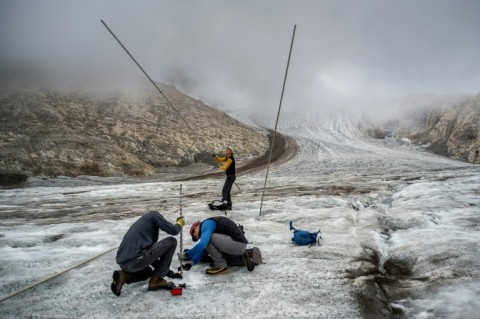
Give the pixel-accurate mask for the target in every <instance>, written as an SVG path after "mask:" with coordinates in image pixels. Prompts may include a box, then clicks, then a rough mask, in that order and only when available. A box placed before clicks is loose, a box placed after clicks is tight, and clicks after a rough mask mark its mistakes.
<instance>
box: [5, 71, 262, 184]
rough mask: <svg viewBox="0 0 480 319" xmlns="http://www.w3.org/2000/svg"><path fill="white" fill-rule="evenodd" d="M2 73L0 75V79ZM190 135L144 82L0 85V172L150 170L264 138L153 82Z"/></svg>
mask: <svg viewBox="0 0 480 319" xmlns="http://www.w3.org/2000/svg"><path fill="white" fill-rule="evenodd" d="M4 80H5V79H3V80H2V82H4ZM160 88H161V90H162V92H163V93H164V94H165V95H166V96H167V97H168V99H169V100H170V101H171V102H172V104H173V105H174V107H175V109H176V110H177V111H178V112H179V113H180V114H181V115H182V117H183V118H184V119H185V120H186V122H188V124H189V125H190V126H191V128H192V129H193V130H194V131H195V134H194V133H193V132H192V130H190V128H189V127H188V126H187V125H186V124H185V122H184V121H183V120H182V119H181V118H180V116H178V114H177V113H176V112H175V111H174V110H173V109H172V108H171V107H170V106H169V105H168V104H167V102H166V100H165V99H164V98H163V97H162V96H161V95H160V94H159V93H158V91H156V90H155V89H154V88H153V86H151V84H149V83H144V84H142V86H140V87H139V88H138V89H135V91H134V92H132V91H130V92H124V91H121V92H120V91H118V90H116V91H115V90H114V91H112V90H110V91H108V92H107V91H102V90H81V89H78V88H77V89H75V90H66V89H58V88H57V89H54V88H42V89H38V88H35V89H32V88H27V87H25V86H21V85H20V86H19V85H2V87H1V88H0V163H1V168H0V175H1V176H2V178H3V179H6V180H7V179H8V178H9V176H13V175H12V174H17V175H18V174H20V175H28V176H38V175H44V176H60V175H62V176H79V175H94V176H125V175H128V176H149V175H153V174H155V173H156V172H157V171H158V170H161V169H162V168H164V167H169V166H170V167H171V166H176V167H179V166H187V165H189V164H192V163H195V162H196V161H200V162H201V161H205V162H208V160H209V161H210V163H211V156H210V154H211V153H212V152H223V151H224V149H225V146H227V145H231V146H233V147H234V149H235V154H236V155H237V157H240V158H243V159H249V158H253V157H258V156H261V155H262V154H264V153H265V151H266V150H267V149H268V137H267V136H266V135H265V133H263V132H260V131H259V130H256V129H253V128H250V127H248V126H246V125H244V124H242V123H240V122H238V121H237V120H235V119H233V118H231V117H230V116H228V115H226V114H225V113H223V112H220V111H218V110H216V109H214V108H212V107H209V106H207V105H205V104H204V103H203V102H201V101H198V100H195V99H193V98H191V97H189V96H187V95H184V94H182V93H181V92H179V91H177V90H176V89H175V88H174V87H172V86H168V85H160Z"/></svg>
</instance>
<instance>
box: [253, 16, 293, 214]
mask: <svg viewBox="0 0 480 319" xmlns="http://www.w3.org/2000/svg"><path fill="white" fill-rule="evenodd" d="M296 29H297V25H294V26H293V35H292V42H291V43H290V52H289V53H288V62H287V69H286V70H285V77H284V79H283V87H282V94H281V95H280V104H279V105H278V112H277V120H276V121H275V130H274V132H273V138H272V143H271V144H270V156H269V157H268V165H267V173H266V174H265V183H264V184H263V193H262V201H261V202H260V213H259V215H262V206H263V197H264V196H265V187H266V186H267V178H268V171H269V169H270V161H271V160H272V152H273V146H274V145H275V135H276V134H277V125H278V118H279V117H280V109H281V108H282V101H283V93H284V92H285V83H286V82H287V75H288V67H289V65H290V57H291V56H292V48H293V39H295V30H296Z"/></svg>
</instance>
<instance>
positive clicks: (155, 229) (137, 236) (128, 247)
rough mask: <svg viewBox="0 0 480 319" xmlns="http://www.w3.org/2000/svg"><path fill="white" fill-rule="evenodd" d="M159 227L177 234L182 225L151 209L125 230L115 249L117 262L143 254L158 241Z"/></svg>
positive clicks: (129, 259)
mask: <svg viewBox="0 0 480 319" xmlns="http://www.w3.org/2000/svg"><path fill="white" fill-rule="evenodd" d="M159 229H161V230H163V231H164V232H166V233H168V234H170V235H177V234H178V233H179V232H180V230H181V229H182V227H181V226H180V225H178V224H175V225H174V224H172V223H170V222H169V221H167V220H166V219H165V218H164V217H163V216H162V215H161V214H160V213H159V212H155V211H151V212H148V213H146V214H144V215H143V216H142V217H140V218H139V219H138V220H137V221H136V222H135V223H133V225H132V226H130V229H129V230H128V231H127V233H126V234H125V236H124V237H123V240H122V243H121V244H120V247H118V251H117V264H124V263H126V262H129V261H131V260H134V259H137V258H138V257H141V256H143V255H144V254H145V252H146V250H147V249H148V248H150V247H151V246H152V245H153V244H155V243H156V242H157V241H158V233H159Z"/></svg>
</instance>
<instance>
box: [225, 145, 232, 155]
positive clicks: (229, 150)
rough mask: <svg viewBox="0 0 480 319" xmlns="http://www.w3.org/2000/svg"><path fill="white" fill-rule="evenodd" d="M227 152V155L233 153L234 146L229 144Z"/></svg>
mask: <svg viewBox="0 0 480 319" xmlns="http://www.w3.org/2000/svg"><path fill="white" fill-rule="evenodd" d="M225 152H226V154H227V156H231V155H233V149H232V147H230V146H227V150H226V151H225Z"/></svg>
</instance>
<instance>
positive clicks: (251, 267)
mask: <svg viewBox="0 0 480 319" xmlns="http://www.w3.org/2000/svg"><path fill="white" fill-rule="evenodd" d="M243 256H244V257H245V262H246V264H247V269H248V271H253V270H254V269H255V263H254V262H253V259H252V257H250V255H249V254H248V252H247V251H246V250H245V252H244V253H243Z"/></svg>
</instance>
